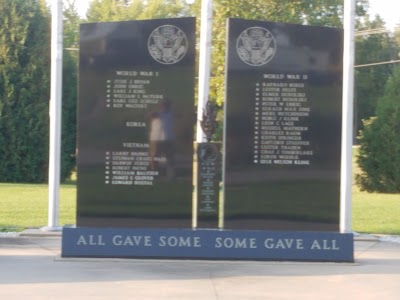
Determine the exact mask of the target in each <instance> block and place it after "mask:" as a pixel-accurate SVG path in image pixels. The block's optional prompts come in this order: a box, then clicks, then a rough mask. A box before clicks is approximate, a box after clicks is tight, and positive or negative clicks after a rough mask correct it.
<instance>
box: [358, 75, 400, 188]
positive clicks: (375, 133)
mask: <svg viewBox="0 0 400 300" xmlns="http://www.w3.org/2000/svg"><path fill="white" fill-rule="evenodd" d="M399 132H400V67H397V68H396V69H395V71H394V74H393V76H391V77H390V79H389V80H388V82H387V84H386V86H385V93H384V96H383V97H382V98H380V99H379V101H378V105H377V114H376V117H372V118H370V119H368V120H367V121H365V124H364V129H363V130H362V131H361V134H360V136H359V140H360V152H359V156H358V164H359V166H360V168H361V170H362V173H361V174H360V175H358V176H357V178H356V180H357V184H358V185H359V186H360V188H361V189H362V190H366V191H369V192H375V191H376V192H388V193H389V192H391V193H393V192H397V193H398V192H400V135H399Z"/></svg>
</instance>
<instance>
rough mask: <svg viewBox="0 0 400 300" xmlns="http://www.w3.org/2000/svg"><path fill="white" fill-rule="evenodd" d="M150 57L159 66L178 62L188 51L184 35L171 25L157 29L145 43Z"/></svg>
mask: <svg viewBox="0 0 400 300" xmlns="http://www.w3.org/2000/svg"><path fill="white" fill-rule="evenodd" d="M147 46H148V49H149V53H150V55H151V56H152V57H153V58H154V59H155V60H156V61H158V62H159V63H161V64H174V63H177V62H178V61H180V60H181V59H182V58H183V57H184V56H185V54H186V52H187V49H188V41H187V37H186V35H185V33H184V32H183V31H182V30H181V29H180V28H178V27H176V26H173V25H163V26H160V27H157V28H156V29H154V30H153V32H152V33H151V34H150V36H149V39H148V43H147Z"/></svg>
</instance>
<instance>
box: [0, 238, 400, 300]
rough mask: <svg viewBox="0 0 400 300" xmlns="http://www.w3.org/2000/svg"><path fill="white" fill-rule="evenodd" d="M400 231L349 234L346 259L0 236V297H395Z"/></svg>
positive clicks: (399, 288) (399, 285) (399, 293)
mask: <svg viewBox="0 0 400 300" xmlns="http://www.w3.org/2000/svg"><path fill="white" fill-rule="evenodd" d="M399 240H400V238H395V237H383V238H377V237H372V236H367V237H356V241H355V259H356V262H355V263H354V264H346V263H293V262H290V263H289V262H229V261H171V260H137V259H132V260H123V259H61V258H60V256H59V254H60V244H61V240H60V237H59V236H32V235H28V236H16V237H12V236H11V237H10V236H4V235H3V236H0V299H2V300H3V299H4V300H13V299H24V300H26V299H30V300H35V299H38V300H39V299H40V300H43V299H52V300H53V299H55V300H56V299H57V300H61V299H68V300H71V299H82V300H92V299H118V300H122V299H129V300H133V299H140V300H142V299H145V300H147V299H157V300H158V299H173V300H178V299H183V300H198V299H202V300H214V299H215V300H217V299H218V300H235V299H240V300H243V299H260V300H267V299H271V300H280V299H290V300H292V299H296V300H302V299H307V300H310V299H316V300H324V299H335V300H337V299H343V300H347V299H352V300H356V299H360V300H361V299H362V300H369V299H371V300H372V299H373V300H377V299H379V300H392V299H393V300H398V299H400V243H399Z"/></svg>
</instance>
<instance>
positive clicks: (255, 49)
mask: <svg viewBox="0 0 400 300" xmlns="http://www.w3.org/2000/svg"><path fill="white" fill-rule="evenodd" d="M236 51H237V53H238V55H239V57H240V59H241V60H242V61H243V62H245V63H246V64H248V65H251V66H262V65H265V64H266V63H268V62H270V61H271V59H272V58H273V57H274V55H275V52H276V41H275V38H274V36H273V35H272V33H271V32H269V31H268V30H267V29H265V28H262V27H250V28H247V29H246V30H244V31H243V32H242V33H241V34H240V35H239V37H238V39H237V42H236Z"/></svg>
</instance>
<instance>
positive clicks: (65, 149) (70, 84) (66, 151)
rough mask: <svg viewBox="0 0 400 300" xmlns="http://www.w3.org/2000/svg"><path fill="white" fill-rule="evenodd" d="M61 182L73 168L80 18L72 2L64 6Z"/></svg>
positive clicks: (67, 2) (69, 0)
mask: <svg viewBox="0 0 400 300" xmlns="http://www.w3.org/2000/svg"><path fill="white" fill-rule="evenodd" d="M63 15H64V24H63V25H64V26H63V46H64V49H65V50H64V52H63V53H64V55H63V91H62V136H61V139H62V144H61V145H62V146H61V180H62V181H64V180H66V179H69V178H70V176H71V173H72V171H73V170H74V169H75V165H76V107H77V88H78V87H77V80H78V51H76V50H78V49H77V48H78V46H79V45H78V43H79V42H78V40H79V24H80V22H81V19H80V17H79V15H78V12H77V10H76V4H75V0H67V1H66V2H65V3H64V11H63Z"/></svg>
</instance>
